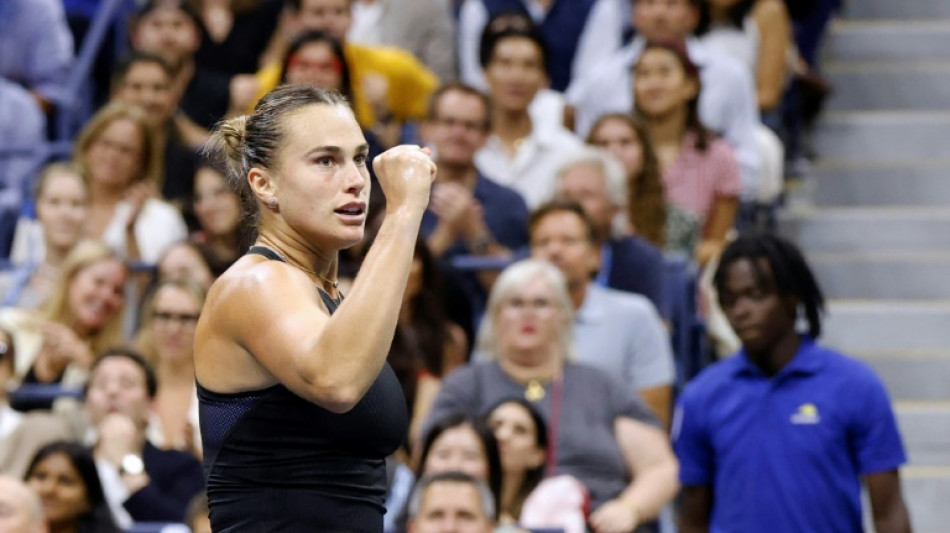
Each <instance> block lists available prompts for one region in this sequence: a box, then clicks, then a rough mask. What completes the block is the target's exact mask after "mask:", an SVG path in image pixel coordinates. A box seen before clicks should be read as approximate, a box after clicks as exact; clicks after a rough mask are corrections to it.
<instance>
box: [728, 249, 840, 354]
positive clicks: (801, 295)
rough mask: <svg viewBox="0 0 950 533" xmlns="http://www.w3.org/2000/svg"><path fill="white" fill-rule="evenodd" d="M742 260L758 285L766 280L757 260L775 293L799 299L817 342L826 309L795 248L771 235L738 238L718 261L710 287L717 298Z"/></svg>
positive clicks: (819, 292)
mask: <svg viewBox="0 0 950 533" xmlns="http://www.w3.org/2000/svg"><path fill="white" fill-rule="evenodd" d="M742 259H748V260H749V262H751V263H752V268H753V269H754V272H755V275H756V278H757V279H756V282H757V283H758V284H760V285H762V284H764V283H765V281H766V277H765V274H764V273H763V272H762V268H761V267H760V266H759V260H764V261H766V262H767V263H768V265H769V268H770V269H771V270H772V281H773V282H774V284H775V288H776V290H777V291H778V292H779V293H780V294H786V295H791V296H794V297H795V298H797V299H798V301H799V303H801V305H802V306H803V307H804V308H805V318H806V319H807V320H808V334H809V335H810V336H811V337H812V338H818V336H819V335H821V315H822V314H823V313H824V309H825V297H824V295H823V294H822V292H821V288H820V287H819V286H818V281H817V280H816V279H815V274H814V273H813V272H812V270H811V268H809V266H808V263H807V262H806V261H805V257H804V256H803V255H802V253H801V251H800V250H799V249H798V247H796V246H795V245H794V244H792V243H791V242H790V241H788V240H786V239H784V238H782V237H779V236H778V235H775V234H772V233H755V234H748V235H742V236H740V237H739V238H738V239H736V240H735V241H733V242H732V243H730V244H729V246H727V247H726V249H725V250H724V251H723V252H722V256H721V257H720V259H719V268H717V269H716V274H715V276H714V277H713V285H714V286H715V287H716V290H717V291H718V292H719V293H720V294H722V293H723V292H724V290H725V286H726V276H727V275H728V272H729V268H730V267H731V266H732V265H733V264H735V263H736V262H738V261H740V260H742Z"/></svg>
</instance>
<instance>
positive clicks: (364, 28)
mask: <svg viewBox="0 0 950 533" xmlns="http://www.w3.org/2000/svg"><path fill="white" fill-rule="evenodd" d="M352 6H353V8H352V10H351V11H352V12H353V24H352V25H350V31H348V32H347V33H346V40H347V42H351V43H357V44H368V45H379V44H383V43H382V42H380V41H381V39H380V34H381V33H382V31H381V29H380V28H381V26H382V17H383V0H375V1H373V2H360V1H356V2H352Z"/></svg>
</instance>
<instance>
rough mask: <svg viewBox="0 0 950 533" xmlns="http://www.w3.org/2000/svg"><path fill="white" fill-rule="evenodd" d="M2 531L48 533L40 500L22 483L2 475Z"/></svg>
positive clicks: (0, 503)
mask: <svg viewBox="0 0 950 533" xmlns="http://www.w3.org/2000/svg"><path fill="white" fill-rule="evenodd" d="M0 531H3V532H4V533H47V531H48V530H47V529H46V522H45V521H44V520H43V508H42V507H41V505H40V499H39V498H38V497H37V496H36V494H34V493H33V491H31V490H30V489H29V488H28V487H27V486H26V485H25V484H24V483H23V482H22V481H20V480H19V479H17V478H15V477H12V476H4V475H0Z"/></svg>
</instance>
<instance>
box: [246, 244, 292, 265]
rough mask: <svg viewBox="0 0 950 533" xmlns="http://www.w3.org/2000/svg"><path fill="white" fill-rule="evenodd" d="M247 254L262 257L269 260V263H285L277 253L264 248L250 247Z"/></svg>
mask: <svg viewBox="0 0 950 533" xmlns="http://www.w3.org/2000/svg"><path fill="white" fill-rule="evenodd" d="M247 253H248V254H256V255H263V256H264V257H266V258H268V259H270V260H271V261H280V262H281V263H286V261H284V258H283V257H281V256H279V255H277V252H275V251H274V250H271V249H270V248H268V247H266V246H251V247H250V248H248V249H247Z"/></svg>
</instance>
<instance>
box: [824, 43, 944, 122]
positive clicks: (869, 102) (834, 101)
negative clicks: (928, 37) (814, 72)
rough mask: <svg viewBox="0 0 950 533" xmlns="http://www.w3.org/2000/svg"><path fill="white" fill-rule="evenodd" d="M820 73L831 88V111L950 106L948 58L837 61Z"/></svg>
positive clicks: (941, 107) (920, 108) (927, 108)
mask: <svg viewBox="0 0 950 533" xmlns="http://www.w3.org/2000/svg"><path fill="white" fill-rule="evenodd" d="M947 40H948V43H947V46H950V33H948V39H947ZM947 50H950V48H947ZM823 72H824V73H825V75H826V76H827V78H828V81H830V82H831V84H832V86H833V87H834V91H833V92H832V94H831V97H830V98H829V101H828V106H829V107H828V108H829V109H831V110H837V111H840V110H863V109H868V110H881V109H909V110H929V109H947V108H950V92H948V91H947V90H946V88H947V87H948V86H950V61H944V62H932V61H928V62H908V61H907V60H900V61H899V62H897V61H889V62H880V61H875V62H870V63H847V64H842V63H837V62H836V63H833V64H829V65H827V66H826V67H825V68H824V70H823Z"/></svg>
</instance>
